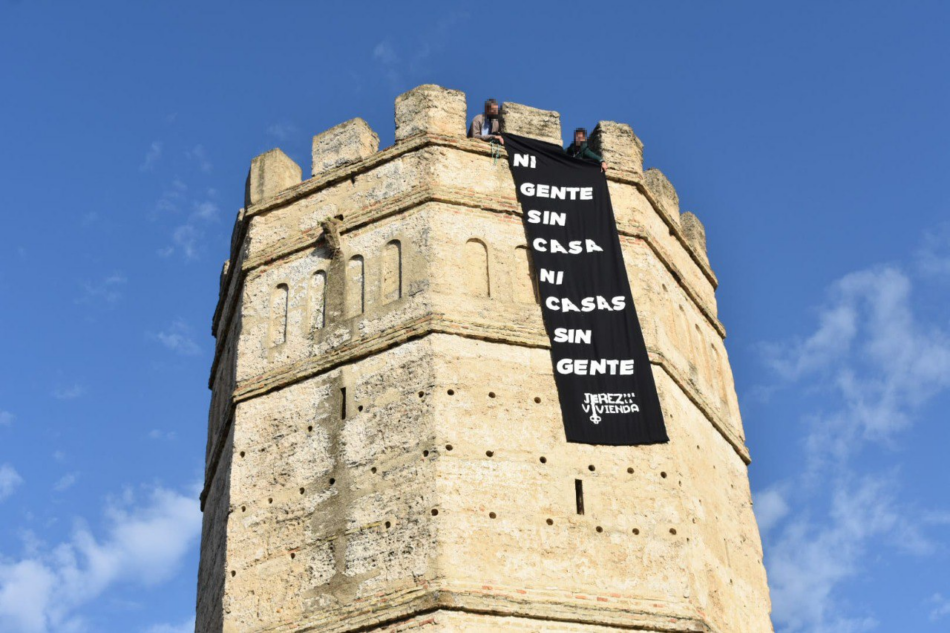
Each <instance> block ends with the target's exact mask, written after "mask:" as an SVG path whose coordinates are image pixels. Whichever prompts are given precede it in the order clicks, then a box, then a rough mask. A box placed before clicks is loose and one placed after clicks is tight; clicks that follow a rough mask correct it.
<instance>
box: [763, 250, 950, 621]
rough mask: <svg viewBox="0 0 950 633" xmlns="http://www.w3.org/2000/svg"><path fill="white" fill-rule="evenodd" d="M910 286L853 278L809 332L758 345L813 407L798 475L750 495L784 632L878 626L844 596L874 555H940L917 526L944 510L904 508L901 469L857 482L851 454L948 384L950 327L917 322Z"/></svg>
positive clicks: (897, 426)
mask: <svg viewBox="0 0 950 633" xmlns="http://www.w3.org/2000/svg"><path fill="white" fill-rule="evenodd" d="M913 287H914V284H913V282H912V279H911V278H910V277H909V276H908V275H907V274H906V273H904V272H903V271H902V270H900V269H899V268H897V267H894V266H883V267H876V268H871V269H868V270H863V271H858V272H855V273H852V274H849V275H846V276H844V277H842V278H841V279H840V280H838V281H837V282H836V283H835V284H833V285H832V287H831V288H830V291H829V293H828V300H827V302H826V304H825V305H824V306H823V307H822V309H821V310H820V311H819V314H818V322H817V325H816V328H815V330H814V331H813V332H812V333H811V334H810V335H809V336H806V337H803V338H802V339H800V340H798V341H792V342H788V343H782V344H778V345H770V346H763V350H764V352H765V354H764V359H765V362H766V363H767V364H768V365H769V366H770V367H771V368H772V369H773V370H774V371H775V373H776V375H777V376H778V378H779V381H778V383H777V384H776V385H772V386H769V387H768V388H769V389H775V388H793V389H795V393H796V394H797V396H798V397H799V399H800V400H801V402H802V404H803V406H805V407H806V410H808V411H810V413H808V414H807V415H806V417H805V419H804V421H805V423H806V424H807V428H808V431H807V435H806V438H805V455H806V457H805V460H804V462H803V467H802V471H801V472H799V473H798V474H797V475H795V476H793V477H792V478H790V479H789V480H788V481H785V482H782V483H780V484H778V485H774V486H772V487H771V488H769V489H766V490H765V491H762V492H760V493H757V494H756V496H755V502H756V507H755V511H756V516H757V518H758V520H759V522H760V526H761V528H762V533H763V537H764V539H765V545H766V547H765V551H766V566H767V569H768V573H769V584H770V586H771V590H772V600H773V619H774V621H775V623H776V625H777V630H778V631H780V633H799V632H805V631H807V632H809V633H812V632H817V633H857V632H860V631H867V630H871V629H873V628H875V627H876V626H877V622H876V621H875V619H874V618H873V617H871V616H870V615H869V614H867V613H849V612H848V610H849V608H853V607H849V606H848V605H847V601H845V600H843V599H842V594H841V590H842V588H843V587H844V585H845V584H846V583H847V582H848V581H849V580H851V579H853V578H855V577H856V576H857V575H858V574H860V573H861V572H862V571H863V570H864V569H865V568H866V567H868V566H869V565H870V564H871V559H870V557H869V554H868V552H869V551H870V550H872V549H873V550H874V551H876V552H879V551H880V548H881V547H885V546H887V545H888V544H890V545H891V546H892V547H895V548H897V549H899V550H901V551H902V552H903V553H909V554H913V555H917V556H921V555H927V554H930V553H932V552H933V551H935V549H936V546H935V545H934V543H932V542H931V541H930V540H929V539H928V538H927V536H926V535H925V534H924V533H923V532H922V531H921V530H924V529H927V528H928V526H932V525H936V524H940V522H941V520H942V519H943V518H944V516H945V514H946V513H945V512H943V511H933V510H929V511H928V510H924V511H921V510H920V509H917V508H912V507H903V506H901V505H900V504H898V502H897V501H896V500H897V499H898V498H899V497H900V495H899V494H898V486H899V481H900V480H899V477H898V472H897V471H895V472H893V473H891V474H889V475H888V476H887V478H886V479H885V478H879V477H870V476H867V475H861V474H860V467H861V464H860V462H859V461H858V460H857V459H856V457H857V456H858V455H859V453H861V451H862V449H863V448H864V447H865V446H866V445H867V444H868V443H869V442H875V443H879V444H884V445H885V446H891V445H893V444H894V443H895V441H896V439H897V437H898V434H899V432H900V431H902V430H903V429H906V428H907V427H909V426H910V425H911V424H912V423H913V422H914V421H915V416H916V414H917V412H918V411H919V410H920V408H921V407H922V406H923V405H925V404H926V403H927V402H929V401H930V400H931V399H932V398H933V397H935V396H936V395H938V394H940V393H942V392H944V391H946V390H947V389H948V388H950V331H948V330H947V329H946V326H945V325H943V324H940V325H936V324H931V323H927V322H925V321H922V320H921V317H920V315H919V314H918V313H917V312H916V311H915V309H914V302H913V292H912V291H913ZM874 469H875V471H876V472H880V470H881V465H880V463H876V464H875V467H874ZM829 482H830V483H829ZM918 526H919V527H918Z"/></svg>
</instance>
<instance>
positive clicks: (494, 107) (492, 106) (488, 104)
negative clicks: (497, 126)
mask: <svg viewBox="0 0 950 633" xmlns="http://www.w3.org/2000/svg"><path fill="white" fill-rule="evenodd" d="M485 116H487V117H488V118H489V119H494V118H495V117H496V116H498V102H497V101H495V100H494V99H485Z"/></svg>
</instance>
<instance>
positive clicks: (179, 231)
mask: <svg viewBox="0 0 950 633" xmlns="http://www.w3.org/2000/svg"><path fill="white" fill-rule="evenodd" d="M216 195H217V192H215V190H214V189H209V190H208V191H207V197H206V198H205V199H204V200H196V201H194V202H192V205H191V207H192V211H191V213H190V214H189V216H188V219H187V220H186V221H185V223H184V224H181V225H179V226H177V227H175V229H174V231H172V243H171V245H169V246H166V247H164V248H161V249H159V251H158V254H159V255H161V256H162V257H168V256H170V255H172V254H174V253H175V252H176V251H177V252H179V253H181V254H182V255H183V256H184V257H185V259H197V257H198V255H199V254H200V251H201V239H202V238H203V237H204V234H205V229H204V227H205V226H206V225H207V224H208V223H211V222H216V221H217V220H218V217H219V215H220V208H219V207H218V204H217V202H215V201H214V200H213V199H212V198H214V197H215V196H216Z"/></svg>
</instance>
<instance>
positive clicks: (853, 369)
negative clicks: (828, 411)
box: [768, 267, 950, 450]
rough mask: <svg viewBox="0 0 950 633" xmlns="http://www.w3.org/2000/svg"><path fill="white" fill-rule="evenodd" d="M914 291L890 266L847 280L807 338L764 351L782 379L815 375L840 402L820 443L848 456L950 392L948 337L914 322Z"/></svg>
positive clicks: (887, 434)
mask: <svg viewBox="0 0 950 633" xmlns="http://www.w3.org/2000/svg"><path fill="white" fill-rule="evenodd" d="M911 289H912V284H911V280H910V279H909V278H908V277H907V276H906V275H905V274H904V273H903V272H901V271H900V270H898V269H896V268H893V267H883V268H875V269H870V270H865V271H860V272H856V273H852V274H849V275H846V276H845V277H843V278H842V279H841V280H839V281H838V282H837V283H836V284H835V285H834V286H833V288H832V293H831V296H832V300H831V303H830V305H827V306H826V307H825V308H824V309H823V310H822V312H821V315H820V318H819V320H820V325H819V327H818V329H817V330H816V332H815V333H814V334H813V335H812V336H810V337H809V338H807V339H806V340H805V341H804V342H801V343H795V344H791V345H784V346H782V345H779V346H771V347H770V348H769V357H768V362H769V363H770V364H771V365H772V367H773V368H774V369H775V370H776V371H777V372H778V373H779V375H780V376H782V377H783V378H784V379H786V380H800V379H803V378H806V377H810V376H812V375H815V376H818V377H819V378H821V379H822V381H821V382H822V384H823V385H824V386H826V387H830V388H831V389H833V390H834V391H835V392H836V395H837V396H838V397H839V398H840V399H841V400H842V401H843V405H844V407H843V409H842V410H841V411H840V412H838V413H837V414H836V415H833V416H825V417H823V418H822V419H821V424H822V426H823V427H824V428H825V431H823V432H821V436H820V437H816V438H815V439H818V440H820V442H819V444H825V443H827V442H828V441H829V440H830V441H832V444H833V448H835V449H837V450H848V445H855V441H856V440H863V439H869V440H887V439H889V438H890V436H892V435H893V434H894V433H895V432H896V431H899V430H900V429H902V428H904V427H906V426H907V425H908V424H909V421H910V416H911V414H912V413H913V412H914V410H915V409H916V408H917V407H919V406H920V405H922V404H924V403H925V402H926V401H928V400H929V399H930V398H931V397H933V396H934V395H935V394H937V393H939V392H941V391H942V390H944V389H947V388H948V387H950V334H948V332H946V331H944V330H942V329H940V328H938V327H929V326H926V325H923V324H921V323H920V322H919V321H918V319H917V318H916V317H915V315H914V312H913V310H912V307H911ZM829 425H830V430H829ZM829 433H830V434H831V435H833V436H835V437H828V435H829ZM842 439H844V440H846V444H841V443H838V444H834V440H842Z"/></svg>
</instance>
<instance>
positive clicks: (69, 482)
mask: <svg viewBox="0 0 950 633" xmlns="http://www.w3.org/2000/svg"><path fill="white" fill-rule="evenodd" d="M78 479H79V473H66V474H65V475H63V476H62V477H60V478H59V479H58V480H57V481H56V483H55V484H53V490H55V491H56V492H65V491H66V490H69V489H70V488H72V487H73V485H74V484H75V483H76V480H78Z"/></svg>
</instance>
